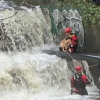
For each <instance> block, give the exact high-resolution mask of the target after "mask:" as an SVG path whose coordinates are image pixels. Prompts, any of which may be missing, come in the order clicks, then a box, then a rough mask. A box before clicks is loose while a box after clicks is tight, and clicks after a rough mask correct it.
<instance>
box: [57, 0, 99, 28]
mask: <svg viewBox="0 0 100 100" xmlns="http://www.w3.org/2000/svg"><path fill="white" fill-rule="evenodd" d="M58 1H59V2H63V3H64V4H65V5H67V4H69V5H70V6H73V8H75V9H76V10H78V11H79V10H81V11H80V14H81V16H82V20H83V23H84V25H86V26H87V25H88V23H87V22H91V24H92V25H94V24H100V22H99V20H100V6H96V5H95V4H94V2H93V0H90V2H89V3H88V2H86V0H58ZM65 5H64V6H65ZM79 8H80V9H79Z"/></svg>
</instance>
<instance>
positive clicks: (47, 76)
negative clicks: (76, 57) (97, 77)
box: [0, 1, 98, 100]
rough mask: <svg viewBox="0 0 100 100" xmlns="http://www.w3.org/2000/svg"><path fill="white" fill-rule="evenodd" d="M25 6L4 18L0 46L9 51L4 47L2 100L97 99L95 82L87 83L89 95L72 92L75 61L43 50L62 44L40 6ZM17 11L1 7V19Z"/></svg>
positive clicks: (1, 55) (0, 76)
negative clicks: (71, 85)
mask: <svg viewBox="0 0 100 100" xmlns="http://www.w3.org/2000/svg"><path fill="white" fill-rule="evenodd" d="M2 2H3V1H2ZM2 2H1V5H2ZM3 3H4V2H3ZM6 7H8V6H6ZM21 9H22V10H20V11H19V12H18V13H17V15H16V16H14V17H12V18H9V19H7V20H2V21H1V22H0V27H1V29H0V31H1V33H2V34H1V33H0V49H1V50H3V51H5V49H6V51H7V52H8V53H3V52H2V51H0V100H94V98H96V96H98V93H97V92H93V91H97V88H96V86H95V85H94V83H93V84H92V85H91V86H88V87H87V90H88V92H89V95H88V96H80V95H70V89H71V88H70V80H71V76H72V74H73V73H72V71H71V70H74V67H75V66H72V65H74V64H76V65H77V63H76V62H75V61H71V65H69V62H68V61H66V60H65V59H61V58H59V57H57V56H55V55H48V54H45V53H42V52H41V50H43V49H48V50H49V49H51V50H52V48H53V49H58V48H57V46H55V45H54V42H53V36H52V34H51V31H50V26H49V24H50V23H47V22H46V18H45V16H44V15H43V13H42V10H41V9H40V7H39V6H37V7H35V8H34V9H28V8H27V7H24V6H22V7H21ZM15 12H16V10H14V9H12V10H11V9H10V10H8V9H7V10H4V11H1V12H0V19H4V18H7V17H9V16H11V15H13V14H14V13H15ZM46 44H48V45H46ZM42 46H43V47H42ZM11 50H12V51H14V52H10V51H11ZM21 50H22V51H21ZM23 50H25V51H23ZM19 51H20V52H19ZM83 65H84V66H85V69H86V71H87V73H88V74H89V75H90V76H91V74H90V72H89V70H88V64H87V63H86V62H85V61H83Z"/></svg>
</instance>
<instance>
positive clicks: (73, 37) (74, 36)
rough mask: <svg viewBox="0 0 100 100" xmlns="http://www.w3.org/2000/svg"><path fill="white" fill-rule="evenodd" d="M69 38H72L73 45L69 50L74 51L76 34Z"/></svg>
mask: <svg viewBox="0 0 100 100" xmlns="http://www.w3.org/2000/svg"><path fill="white" fill-rule="evenodd" d="M71 40H72V45H73V47H71V52H74V51H75V49H76V47H77V37H76V35H72V36H71Z"/></svg>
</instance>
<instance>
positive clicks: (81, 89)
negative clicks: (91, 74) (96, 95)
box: [71, 66, 91, 95]
mask: <svg viewBox="0 0 100 100" xmlns="http://www.w3.org/2000/svg"><path fill="white" fill-rule="evenodd" d="M75 70H76V73H75V75H74V76H73V77H72V79H71V94H73V93H75V94H79V95H88V92H87V90H86V84H90V83H91V81H90V80H88V78H87V77H86V75H84V74H83V73H82V70H83V69H82V67H81V66H76V67H75Z"/></svg>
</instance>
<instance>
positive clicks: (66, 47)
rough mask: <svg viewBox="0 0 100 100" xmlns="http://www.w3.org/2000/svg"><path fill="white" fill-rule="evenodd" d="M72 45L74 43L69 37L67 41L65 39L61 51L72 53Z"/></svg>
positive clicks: (61, 43) (61, 44)
mask: <svg viewBox="0 0 100 100" xmlns="http://www.w3.org/2000/svg"><path fill="white" fill-rule="evenodd" d="M71 45H72V41H71V39H70V37H67V38H66V39H63V40H62V41H61V42H60V47H59V49H60V51H63V52H67V51H69V52H71V49H70V46H71Z"/></svg>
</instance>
